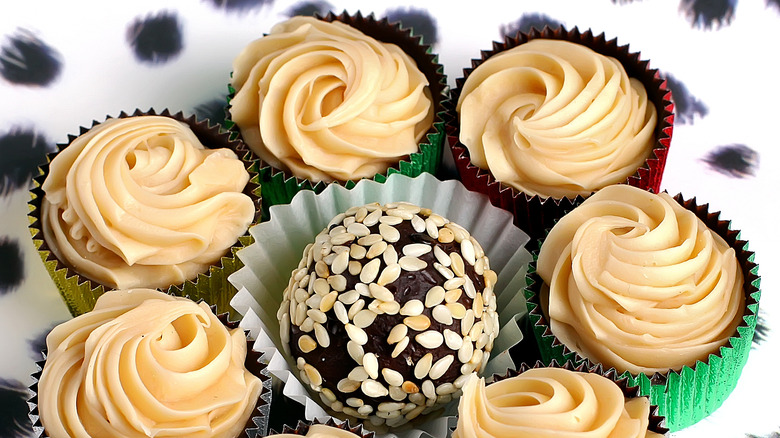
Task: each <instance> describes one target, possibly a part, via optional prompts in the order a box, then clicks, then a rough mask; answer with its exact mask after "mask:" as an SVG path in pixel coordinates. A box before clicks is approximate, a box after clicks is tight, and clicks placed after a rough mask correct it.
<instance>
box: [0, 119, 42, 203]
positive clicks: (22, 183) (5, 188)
mask: <svg viewBox="0 0 780 438" xmlns="http://www.w3.org/2000/svg"><path fill="white" fill-rule="evenodd" d="M49 150H54V147H53V145H52V147H51V148H50V147H49V144H48V142H47V141H46V139H45V138H44V137H43V135H41V134H38V133H37V132H35V131H34V130H30V129H23V128H19V127H12V128H11V130H10V131H9V132H8V133H5V134H0V157H2V159H0V195H5V194H7V193H8V192H11V191H13V190H16V189H20V188H24V189H25V190H26V189H27V187H28V186H29V184H30V181H31V179H32V177H33V176H35V175H37V168H38V166H39V165H41V164H44V163H45V162H46V152H47V151H49Z"/></svg>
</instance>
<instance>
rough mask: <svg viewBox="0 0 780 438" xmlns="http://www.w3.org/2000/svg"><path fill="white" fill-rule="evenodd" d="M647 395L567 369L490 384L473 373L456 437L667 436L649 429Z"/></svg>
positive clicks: (460, 410)
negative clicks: (633, 394) (631, 393)
mask: <svg viewBox="0 0 780 438" xmlns="http://www.w3.org/2000/svg"><path fill="white" fill-rule="evenodd" d="M649 416H650V402H649V400H648V399H647V397H637V398H629V399H627V398H625V395H624V394H623V391H622V390H621V389H620V387H618V386H617V384H615V382H613V381H612V380H610V379H608V378H606V377H603V376H601V375H598V374H592V373H585V372H576V371H569V370H566V369H562V368H533V369H530V370H528V371H526V372H524V373H522V374H520V375H518V376H516V377H511V378H507V379H503V380H499V381H497V382H494V383H491V384H490V385H487V386H485V380H484V379H483V378H477V377H476V376H474V377H472V378H471V379H470V380H469V382H468V383H467V384H466V386H465V387H464V388H463V396H461V399H460V404H459V405H458V426H457V428H456V429H455V432H454V434H453V438H492V437H495V438H503V437H513V438H514V437H517V438H522V437H531V438H545V437H589V438H597V437H599V438H607V437H609V438H613V437H614V438H632V437H659V436H662V435H660V434H657V433H655V432H652V431H648V430H647V429H648V423H649Z"/></svg>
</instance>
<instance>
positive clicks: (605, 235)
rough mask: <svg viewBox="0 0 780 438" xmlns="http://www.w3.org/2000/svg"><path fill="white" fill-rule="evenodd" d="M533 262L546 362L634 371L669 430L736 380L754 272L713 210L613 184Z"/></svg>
mask: <svg viewBox="0 0 780 438" xmlns="http://www.w3.org/2000/svg"><path fill="white" fill-rule="evenodd" d="M532 266H533V267H532V270H534V271H535V274H534V275H532V276H531V278H532V280H533V281H534V282H535V283H534V284H532V285H531V286H529V288H528V290H527V291H526V297H527V298H528V300H529V301H528V306H529V312H530V318H531V321H532V322H533V323H534V332H535V334H536V336H537V339H538V341H539V344H540V348H541V352H542V357H543V358H544V359H545V360H551V359H558V360H561V361H562V360H565V359H574V360H583V358H587V359H589V360H592V361H593V362H595V363H600V364H602V365H603V366H604V367H605V368H614V369H616V370H617V371H618V372H620V373H625V375H626V376H629V378H630V379H632V381H633V382H635V383H637V384H639V385H640V386H641V387H642V393H643V394H649V395H650V398H651V401H652V402H653V403H656V404H658V405H659V407H660V412H661V414H663V415H665V416H666V417H667V420H668V424H669V426H670V428H671V429H672V430H677V429H680V428H683V427H686V426H688V425H691V424H693V423H695V422H696V421H698V420H700V419H702V418H704V417H705V416H706V415H708V414H709V413H711V412H712V411H714V410H715V408H717V407H718V406H719V405H720V404H721V403H722V402H723V400H724V399H725V398H726V396H727V395H728V394H729V393H730V392H731V390H732V389H733V388H734V386H735V385H736V381H737V379H738V377H739V374H740V372H741V370H742V367H743V366H744V363H745V361H746V360H747V354H748V352H749V349H750V341H751V339H752V336H753V331H754V329H755V318H756V312H757V307H758V299H759V295H760V294H759V292H758V277H757V268H756V266H755V265H754V264H753V263H752V253H750V252H748V251H747V250H746V242H744V241H739V240H737V232H734V231H731V230H729V229H728V223H727V222H722V221H718V218H717V214H709V213H708V212H707V210H706V206H704V207H698V206H696V205H695V201H685V202H684V201H683V200H682V198H681V196H678V197H677V199H674V198H672V197H671V196H669V195H668V194H666V193H662V194H660V195H656V194H653V193H650V192H647V191H644V190H641V189H638V188H634V187H630V186H627V185H614V186H609V187H606V188H604V189H601V190H600V191H598V192H597V193H596V194H595V195H593V196H591V197H590V198H588V199H587V200H586V201H585V202H584V203H583V204H582V205H580V206H579V207H577V208H576V209H574V210H573V211H572V212H570V213H568V214H567V215H566V216H564V217H563V218H562V219H561V220H560V221H558V223H557V224H556V225H555V227H553V228H552V230H550V232H549V234H548V236H547V237H546V238H545V239H544V243H543V244H542V245H541V249H540V251H539V255H538V259H537V261H536V263H535V265H532ZM537 276H538V277H537ZM687 398H695V400H694V402H690V400H687Z"/></svg>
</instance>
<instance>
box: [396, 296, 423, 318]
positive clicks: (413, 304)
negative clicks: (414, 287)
mask: <svg viewBox="0 0 780 438" xmlns="http://www.w3.org/2000/svg"><path fill="white" fill-rule="evenodd" d="M423 310H425V305H424V304H423V302H422V301H420V300H409V301H407V302H406V303H405V304H404V305H403V307H401V310H400V312H399V313H400V314H401V315H403V316H417V315H421V314H422V313H423Z"/></svg>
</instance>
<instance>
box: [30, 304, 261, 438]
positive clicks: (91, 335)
mask: <svg viewBox="0 0 780 438" xmlns="http://www.w3.org/2000/svg"><path fill="white" fill-rule="evenodd" d="M46 346H47V348H48V357H47V358H46V365H45V366H44V369H43V374H42V375H41V378H40V381H39V383H38V410H39V413H40V419H41V423H42V424H43V426H44V428H45V430H46V433H47V434H48V436H50V437H52V438H58V437H71V438H78V437H128V438H129V437H147V436H148V437H153V436H186V437H199V438H205V437H225V438H232V437H236V436H238V434H239V433H240V432H241V431H242V430H243V428H244V426H245V423H246V421H247V420H248V419H249V416H250V415H251V413H252V411H253V409H254V407H255V404H256V403H257V398H258V397H259V395H260V391H261V389H262V384H261V382H260V380H259V379H258V378H257V377H256V376H254V375H252V374H251V373H250V372H249V371H247V370H246V368H245V367H244V361H245V360H246V353H247V351H246V350H247V341H246V336H245V335H244V332H243V330H241V329H235V330H232V331H228V329H227V328H226V327H225V326H224V325H223V324H222V323H221V322H220V321H219V319H217V317H216V316H215V315H214V314H213V313H212V312H211V310H210V309H209V307H208V305H206V304H205V303H201V304H195V303H194V302H192V301H191V300H188V299H185V298H178V297H173V296H169V295H166V294H164V293H162V292H158V291H155V290H151V289H134V290H117V291H110V292H107V293H105V294H104V295H102V296H101V297H100V298H98V301H97V304H96V305H95V309H94V310H93V311H91V312H89V313H86V314H84V315H81V316H79V317H76V318H74V319H72V320H70V321H67V322H65V323H62V324H60V325H59V326H57V327H55V328H54V330H52V331H51V333H50V334H49V336H48V337H47V338H46Z"/></svg>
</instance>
